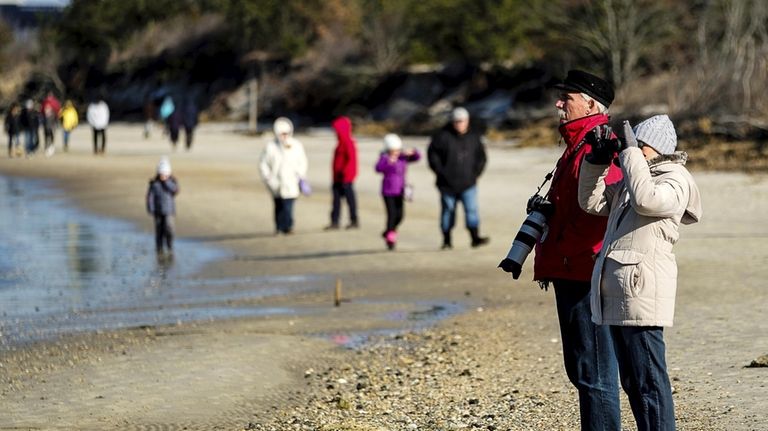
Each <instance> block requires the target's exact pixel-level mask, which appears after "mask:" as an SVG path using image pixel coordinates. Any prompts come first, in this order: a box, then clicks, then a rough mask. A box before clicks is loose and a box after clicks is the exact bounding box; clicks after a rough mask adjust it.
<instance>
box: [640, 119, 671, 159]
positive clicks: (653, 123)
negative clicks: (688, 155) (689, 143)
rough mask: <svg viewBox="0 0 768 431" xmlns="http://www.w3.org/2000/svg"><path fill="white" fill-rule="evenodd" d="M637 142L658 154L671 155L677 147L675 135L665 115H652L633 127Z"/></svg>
mask: <svg viewBox="0 0 768 431" xmlns="http://www.w3.org/2000/svg"><path fill="white" fill-rule="evenodd" d="M634 132H635V137H637V140H638V141H642V143H643V144H645V145H648V146H649V147H651V148H653V149H654V150H656V152H658V153H659V154H672V153H674V152H675V148H676V147H677V133H675V126H674V125H673V124H672V120H670V119H669V116H667V115H654V116H653V117H651V118H649V119H647V120H645V121H643V122H642V123H640V124H638V125H637V126H635V129H634Z"/></svg>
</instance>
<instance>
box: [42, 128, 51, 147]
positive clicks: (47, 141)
mask: <svg viewBox="0 0 768 431" xmlns="http://www.w3.org/2000/svg"><path fill="white" fill-rule="evenodd" d="M43 136H44V139H45V149H48V147H50V146H51V145H53V129H51V128H50V127H46V128H45V129H44V130H43Z"/></svg>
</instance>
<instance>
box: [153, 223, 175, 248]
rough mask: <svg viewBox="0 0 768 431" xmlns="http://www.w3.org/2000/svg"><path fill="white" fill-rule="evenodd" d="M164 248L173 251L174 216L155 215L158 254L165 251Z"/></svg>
mask: <svg viewBox="0 0 768 431" xmlns="http://www.w3.org/2000/svg"><path fill="white" fill-rule="evenodd" d="M163 246H165V247H167V248H168V251H173V216H172V215H162V214H155V247H156V249H157V252H158V253H161V252H162V251H163Z"/></svg>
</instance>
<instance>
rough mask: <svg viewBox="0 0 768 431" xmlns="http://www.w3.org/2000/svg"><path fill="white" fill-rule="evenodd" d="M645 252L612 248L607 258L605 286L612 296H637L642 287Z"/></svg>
mask: <svg viewBox="0 0 768 431" xmlns="http://www.w3.org/2000/svg"><path fill="white" fill-rule="evenodd" d="M643 257H644V255H643V253H638V252H636V251H632V250H612V251H610V252H609V253H608V255H607V256H606V259H605V264H604V270H603V277H604V278H605V281H604V283H603V286H604V287H605V288H606V290H608V291H607V292H605V293H606V294H607V295H610V296H614V297H615V296H629V297H633V298H634V297H636V296H637V295H638V294H639V292H640V290H641V288H642V277H643V274H642V265H641V264H640V263H641V262H642V261H643Z"/></svg>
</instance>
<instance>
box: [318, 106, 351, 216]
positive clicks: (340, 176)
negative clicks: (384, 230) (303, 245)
mask: <svg viewBox="0 0 768 431" xmlns="http://www.w3.org/2000/svg"><path fill="white" fill-rule="evenodd" d="M331 126H332V127H333V130H334V131H335V132H336V138H337V144H336V149H335V150H334V152H333V167H332V170H333V185H332V186H331V191H332V192H333V201H332V207H331V224H329V225H328V226H327V227H326V228H325V230H335V229H338V228H339V218H340V217H341V198H342V197H344V198H345V199H346V200H347V208H348V209H349V224H348V225H347V226H346V228H347V229H356V228H358V227H359V226H360V224H359V222H358V219H357V200H356V199H355V189H354V187H353V184H354V181H355V177H357V147H356V143H355V139H354V138H353V137H352V121H351V120H350V119H349V118H348V117H344V116H342V117H338V118H336V119H335V120H333V123H332V124H331Z"/></svg>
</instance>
